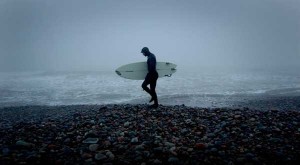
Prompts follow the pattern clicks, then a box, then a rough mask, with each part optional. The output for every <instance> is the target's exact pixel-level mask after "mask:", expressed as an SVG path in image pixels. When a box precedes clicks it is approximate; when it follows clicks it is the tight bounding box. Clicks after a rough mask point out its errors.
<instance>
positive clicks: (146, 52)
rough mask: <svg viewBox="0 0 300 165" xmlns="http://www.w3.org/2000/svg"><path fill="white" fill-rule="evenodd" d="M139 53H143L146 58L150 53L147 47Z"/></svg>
mask: <svg viewBox="0 0 300 165" xmlns="http://www.w3.org/2000/svg"><path fill="white" fill-rule="evenodd" d="M141 53H143V54H144V56H147V55H148V54H149V53H150V51H149V49H148V48H147V47H143V49H142V51H141Z"/></svg>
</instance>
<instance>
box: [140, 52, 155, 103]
mask: <svg viewBox="0 0 300 165" xmlns="http://www.w3.org/2000/svg"><path fill="white" fill-rule="evenodd" d="M147 64H148V74H147V75H146V77H145V80H144V82H143V84H142V87H143V89H144V90H145V91H146V92H148V93H149V94H150V95H151V96H152V99H153V100H154V104H155V105H158V100H157V95H156V92H155V87H156V81H157V79H158V73H157V71H156V57H155V55H154V54H152V53H150V52H149V54H148V60H147ZM148 84H150V89H149V88H148V87H147V85H148Z"/></svg>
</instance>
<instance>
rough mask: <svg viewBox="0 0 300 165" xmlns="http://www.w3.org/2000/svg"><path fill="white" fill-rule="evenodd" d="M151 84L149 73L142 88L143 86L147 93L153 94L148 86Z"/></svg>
mask: <svg viewBox="0 0 300 165" xmlns="http://www.w3.org/2000/svg"><path fill="white" fill-rule="evenodd" d="M149 84H150V82H149V77H148V75H147V76H146V78H145V80H144V82H143V84H142V88H143V89H144V90H145V91H146V92H147V93H149V94H150V95H151V96H152V94H151V91H150V89H149V88H148V87H147V86H148V85H149Z"/></svg>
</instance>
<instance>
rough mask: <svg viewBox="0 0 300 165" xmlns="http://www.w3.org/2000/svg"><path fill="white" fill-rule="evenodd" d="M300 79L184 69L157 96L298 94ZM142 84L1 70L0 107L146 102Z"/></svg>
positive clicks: (106, 75)
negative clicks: (185, 70)
mask: <svg viewBox="0 0 300 165" xmlns="http://www.w3.org/2000/svg"><path fill="white" fill-rule="evenodd" d="M299 82H300V76H295V75H289V74H286V73H285V74H277V73H271V74H270V73H253V72H252V73H243V74H242V73H240V74H237V73H228V72H227V73H226V72H225V73H223V72H212V73H208V72H197V73H189V72H182V71H180V70H179V71H178V72H177V73H175V74H174V75H173V76H172V77H166V78H160V79H159V80H158V82H157V94H158V96H159V99H160V100H161V102H162V103H164V102H167V103H172V102H174V103H175V104H177V103H178V104H179V103H186V102H194V103H195V102H199V101H201V100H205V98H210V99H211V98H213V97H217V96H218V97H221V96H222V97H223V98H225V99H226V97H229V96H232V95H249V94H251V95H261V94H269V95H278V94H284V95H293V96H294V95H300V90H299V88H300V86H299ZM141 84H142V81H134V80H127V79H123V78H121V77H119V76H117V75H116V74H115V73H114V72H30V73H29V72H26V73H0V106H11V105H61V104H111V103H126V102H135V103H146V102H147V101H148V99H150V97H149V96H148V95H147V94H146V92H144V91H143V90H142V88H141ZM200 99H201V100H200ZM211 100H214V99H211ZM194 103H193V104H194Z"/></svg>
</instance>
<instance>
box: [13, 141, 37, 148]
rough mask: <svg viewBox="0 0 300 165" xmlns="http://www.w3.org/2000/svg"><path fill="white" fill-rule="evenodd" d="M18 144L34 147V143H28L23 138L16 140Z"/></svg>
mask: <svg viewBox="0 0 300 165" xmlns="http://www.w3.org/2000/svg"><path fill="white" fill-rule="evenodd" d="M16 145H17V146H23V147H28V148H30V147H34V144H32V143H28V142H26V141H23V140H18V141H17V142H16Z"/></svg>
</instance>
